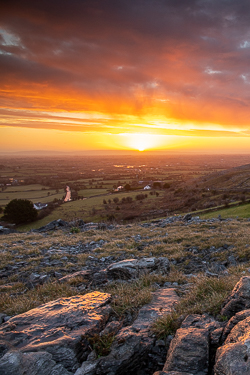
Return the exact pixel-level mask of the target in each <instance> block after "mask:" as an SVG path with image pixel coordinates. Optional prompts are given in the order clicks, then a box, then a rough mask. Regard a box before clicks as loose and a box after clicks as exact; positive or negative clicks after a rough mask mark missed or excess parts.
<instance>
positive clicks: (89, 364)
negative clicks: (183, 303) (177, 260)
mask: <svg viewBox="0 0 250 375" xmlns="http://www.w3.org/2000/svg"><path fill="white" fill-rule="evenodd" d="M178 301H179V297H178V296H177V294H176V293H175V290H174V289H171V288H166V289H158V290H157V291H156V292H154V293H153V298H152V301H151V303H149V304H147V305H145V306H143V307H142V309H141V310H140V312H139V314H138V317H137V319H136V320H135V321H134V323H133V324H132V326H129V327H124V328H122V329H121V330H120V331H119V333H118V335H117V336H116V339H115V341H114V343H113V344H112V346H111V352H110V354H109V355H108V356H106V357H101V358H99V359H97V360H96V361H93V360H92V361H85V362H83V364H82V366H81V368H79V369H78V370H77V372H76V374H75V375H126V374H128V373H129V372H130V371H131V372H132V371H136V369H139V368H140V367H141V365H142V363H143V361H144V360H145V359H147V357H148V353H149V351H150V350H151V349H152V347H153V345H154V342H155V340H156V339H155V338H154V337H153V336H152V334H151V332H150V328H151V326H152V324H153V322H154V321H155V320H156V319H157V318H158V317H159V316H161V315H162V314H164V313H170V311H171V310H172V308H173V306H174V304H175V303H176V302H178Z"/></svg>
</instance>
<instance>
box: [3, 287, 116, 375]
mask: <svg viewBox="0 0 250 375" xmlns="http://www.w3.org/2000/svg"><path fill="white" fill-rule="evenodd" d="M110 300H111V296H110V295H109V294H106V293H100V292H93V293H89V294H87V295H85V296H75V297H71V298H60V299H58V300H56V301H53V302H49V303H47V304H45V305H42V306H40V307H38V308H35V309H33V310H30V311H28V312H26V313H24V314H21V315H17V316H15V317H13V318H11V319H9V321H8V322H7V323H4V324H2V325H1V327H0V336H1V338H2V340H3V342H4V343H6V348H7V344H11V346H12V347H13V348H14V349H15V350H17V351H18V352H22V353H29V352H47V353H50V354H51V355H52V357H51V358H52V360H53V361H55V362H56V363H60V364H61V365H62V366H63V367H64V368H65V369H67V370H68V371H72V372H74V371H75V370H76V369H77V368H78V367H79V366H80V363H82V361H83V360H85V359H86V358H87V356H88V354H89V351H90V350H89V348H88V347H86V345H85V344H84V342H83V341H82V338H83V336H87V335H91V334H94V333H99V332H100V331H101V330H102V329H103V328H104V327H105V324H106V322H107V321H108V318H109V316H110V313H111V307H110V305H109V302H110ZM7 354H8V353H7ZM18 358H19V359H18V360H20V361H25V358H26V357H24V356H19V357H18ZM32 358H34V357H32ZM5 360H6V356H5V357H3V358H2V360H1V361H0V366H3V363H4V361H5ZM34 360H35V359H34ZM0 368H1V367H0ZM13 373H14V372H13Z"/></svg>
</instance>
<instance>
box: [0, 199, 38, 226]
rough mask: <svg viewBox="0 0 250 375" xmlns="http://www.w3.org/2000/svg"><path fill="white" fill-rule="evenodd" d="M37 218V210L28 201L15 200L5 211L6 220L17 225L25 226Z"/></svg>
mask: <svg viewBox="0 0 250 375" xmlns="http://www.w3.org/2000/svg"><path fill="white" fill-rule="evenodd" d="M36 218H37V210H36V209H35V208H34V207H33V203H32V202H31V201H29V200H27V199H13V200H12V201H10V202H9V203H8V204H7V206H6V207H5V209H4V219H5V220H7V221H9V222H11V223H15V224H24V223H29V222H30V221H34V220H36Z"/></svg>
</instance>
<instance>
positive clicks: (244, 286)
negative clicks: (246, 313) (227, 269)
mask: <svg viewBox="0 0 250 375" xmlns="http://www.w3.org/2000/svg"><path fill="white" fill-rule="evenodd" d="M249 308H250V277H249V276H244V277H242V278H241V279H240V281H239V282H238V283H237V284H236V285H235V287H234V289H233V291H232V293H231V294H230V296H229V297H228V299H227V300H226V302H225V305H224V307H223V308H222V310H221V315H225V316H227V317H230V318H231V317H232V316H234V315H235V314H236V313H237V312H239V311H242V310H246V309H249Z"/></svg>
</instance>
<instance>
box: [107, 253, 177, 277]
mask: <svg viewBox="0 0 250 375" xmlns="http://www.w3.org/2000/svg"><path fill="white" fill-rule="evenodd" d="M169 269H170V264H169V260H168V258H165V257H159V258H156V257H152V258H142V259H128V260H123V261H121V262H117V263H113V264H110V266H108V268H107V274H108V278H110V279H123V280H128V279H135V278H137V277H139V276H141V275H143V274H146V273H151V272H157V273H162V274H166V273H168V272H169Z"/></svg>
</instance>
